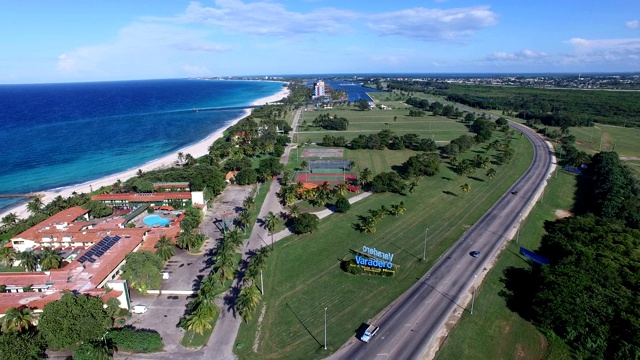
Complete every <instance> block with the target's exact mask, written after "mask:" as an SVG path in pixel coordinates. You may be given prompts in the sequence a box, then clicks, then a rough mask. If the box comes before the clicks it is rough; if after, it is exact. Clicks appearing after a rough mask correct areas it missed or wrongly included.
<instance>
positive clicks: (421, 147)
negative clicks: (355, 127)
mask: <svg viewBox="0 0 640 360" xmlns="http://www.w3.org/2000/svg"><path fill="white" fill-rule="evenodd" d="M322 145H323V146H340V147H348V148H349V149H352V150H359V149H367V150H383V149H385V148H387V149H390V150H402V149H409V150H414V151H436V150H437V148H438V147H437V146H436V143H435V142H434V141H433V140H432V139H422V138H420V136H418V135H416V134H404V135H396V134H394V133H393V131H390V130H387V129H385V130H382V131H380V132H379V133H377V134H369V135H364V134H360V135H358V136H356V137H355V138H354V139H353V140H351V141H350V142H347V140H346V139H345V138H344V137H343V136H332V135H325V136H324V137H323V138H322Z"/></svg>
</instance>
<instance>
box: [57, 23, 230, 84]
mask: <svg viewBox="0 0 640 360" xmlns="http://www.w3.org/2000/svg"><path fill="white" fill-rule="evenodd" d="M206 37H207V33H206V32H203V31H195V30H190V29H185V28H182V27H177V26H172V25H164V24H144V23H135V24H132V25H130V26H127V27H125V28H123V29H121V30H120V32H119V33H118V36H117V37H116V38H115V40H114V41H112V42H109V43H104V44H99V45H93V46H84V47H80V48H76V49H74V50H71V51H69V52H66V53H64V54H61V55H60V56H59V57H58V61H57V64H56V69H57V70H58V72H60V73H61V74H63V75H65V76H67V77H71V78H73V77H77V78H91V79H101V78H119V77H121V78H131V77H132V75H131V74H135V75H134V77H136V78H144V77H154V78H155V77H162V76H176V74H177V73H180V72H181V71H184V68H182V65H181V64H183V63H184V62H186V61H188V58H189V57H190V56H192V54H194V55H195V53H197V52H221V51H226V50H228V49H230V48H229V47H228V46H226V45H222V44H215V43H211V42H209V41H207V40H206Z"/></svg>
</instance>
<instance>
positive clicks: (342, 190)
mask: <svg viewBox="0 0 640 360" xmlns="http://www.w3.org/2000/svg"><path fill="white" fill-rule="evenodd" d="M335 189H336V194H338V195H339V196H345V195H346V194H347V184H345V183H340V184H338V185H336V187H335Z"/></svg>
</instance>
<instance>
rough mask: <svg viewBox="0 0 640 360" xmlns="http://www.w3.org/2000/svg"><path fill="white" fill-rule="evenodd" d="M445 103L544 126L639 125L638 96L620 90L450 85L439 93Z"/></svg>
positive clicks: (639, 104)
mask: <svg viewBox="0 0 640 360" xmlns="http://www.w3.org/2000/svg"><path fill="white" fill-rule="evenodd" d="M439 93H441V94H442V95H445V96H446V98H447V100H450V101H455V102H459V103H462V104H465V105H469V106H473V107H476V108H480V109H487V110H503V111H504V112H505V113H510V114H517V116H518V117H521V118H523V119H525V120H526V119H539V120H540V121H541V122H542V123H543V124H545V125H553V126H563V125H565V126H592V125H593V123H595V122H598V123H603V124H612V125H620V126H635V127H639V126H640V118H638V114H639V113H640V102H638V101H637V99H638V94H637V93H635V92H623V91H601V90H560V89H532V88H514V87H494V86H462V85H451V86H449V88H448V89H443V90H441V91H439Z"/></svg>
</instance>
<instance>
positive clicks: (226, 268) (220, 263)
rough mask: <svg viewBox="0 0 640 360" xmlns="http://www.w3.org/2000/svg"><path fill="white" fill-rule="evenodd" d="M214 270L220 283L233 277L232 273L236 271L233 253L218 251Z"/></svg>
mask: <svg viewBox="0 0 640 360" xmlns="http://www.w3.org/2000/svg"><path fill="white" fill-rule="evenodd" d="M214 270H215V272H216V275H217V276H218V279H219V280H220V282H221V283H224V282H225V281H227V280H231V279H233V275H234V273H235V271H236V264H235V261H234V258H233V254H231V255H229V254H225V253H219V254H218V256H217V258H216V264H215V265H214Z"/></svg>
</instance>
